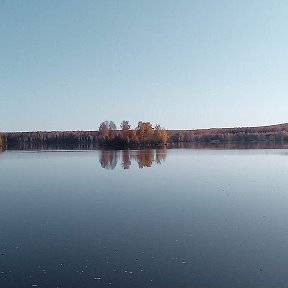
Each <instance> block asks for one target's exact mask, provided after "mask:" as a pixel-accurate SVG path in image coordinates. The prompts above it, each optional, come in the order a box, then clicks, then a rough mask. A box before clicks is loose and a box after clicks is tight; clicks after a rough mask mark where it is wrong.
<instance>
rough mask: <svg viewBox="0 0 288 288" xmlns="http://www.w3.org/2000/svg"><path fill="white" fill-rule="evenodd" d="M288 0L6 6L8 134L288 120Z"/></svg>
mask: <svg viewBox="0 0 288 288" xmlns="http://www.w3.org/2000/svg"><path fill="white" fill-rule="evenodd" d="M287 15H288V1H287V0H282V1H281V0H241V1H239V0H217V1H215V0H198V1H196V0H177V1H175V0H174V1H172V0H149V1H148V0H123V1H120V0H117V1H116V0H102V1H101V0H98V1H97V0H78V1H77V0H69V1H66V0H61V1H59V0H49V1H38V0H26V1H23V0H13V1H11V0H0V131H36V130H46V131H50V130H97V129H98V127H99V125H100V123H101V122H102V121H105V120H113V121H114V122H115V123H116V125H117V126H118V127H119V124H120V122H121V121H122V120H129V121H130V123H131V125H132V127H135V126H136V125H137V123H138V121H149V122H151V123H152V124H153V125H155V124H160V125H161V126H163V127H165V128H167V129H196V128H209V127H243V126H258V125H269V124H278V123H286V122H288V113H287V112H288V85H287V83H288V82H287V76H288V53H287V51H288V29H287V27H288V17H287Z"/></svg>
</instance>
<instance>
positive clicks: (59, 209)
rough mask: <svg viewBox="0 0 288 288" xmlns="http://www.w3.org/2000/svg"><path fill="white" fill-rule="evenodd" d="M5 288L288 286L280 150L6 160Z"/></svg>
mask: <svg viewBox="0 0 288 288" xmlns="http://www.w3.org/2000/svg"><path fill="white" fill-rule="evenodd" d="M0 175H1V176H0V179H1V185H0V273H1V274H0V287H5V288H9V287H13V288H15V287H19V288H26V287H39V288H41V287H55V288H56V287H59V288H62V287H63V288H66V287H67V288H73V287H75V288H76V287H77V288H79V287H85V288H86V287H99V288H101V287H117V288H122V287H123V288H124V287H125V288H130V287H131V288H132V287H133V288H136V287H137V288H142V287H143V288H144V287H145V288H146V287H155V288H177V287H179V288H180V287H181V288H190V287H197V288H198V287H199V288H203V287H227V288H228V287H229V288H231V287H233V288H235V287H239V288H240V287H241V288H243V287H246V288H247V287H253V288H255V287H261V288H263V287H278V288H279V287H287V285H288V273H287V267H288V191H287V188H288V152H287V150H285V149H269V150H268V149H266V150H265V149H253V150H246V149H245V150H238V149H236V150H221V149H219V150H211V149H205V150H203V149H169V150H166V149H156V150H155V149H150V150H147V149H146V150H126V151H125V150H124V151H115V150H92V151H61V150H60V151H5V152H3V153H0Z"/></svg>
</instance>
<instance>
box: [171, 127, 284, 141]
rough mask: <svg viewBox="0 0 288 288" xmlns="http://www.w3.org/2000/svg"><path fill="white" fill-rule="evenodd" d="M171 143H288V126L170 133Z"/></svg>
mask: <svg viewBox="0 0 288 288" xmlns="http://www.w3.org/2000/svg"><path fill="white" fill-rule="evenodd" d="M169 137H170V141H171V142H174V143H179V142H194V143H251V142H282V143H284V142H288V124H281V125H272V126H262V127H244V128H213V129H202V130H200V129H199V130H186V131H184V130H182V131H181V130H178V131H169Z"/></svg>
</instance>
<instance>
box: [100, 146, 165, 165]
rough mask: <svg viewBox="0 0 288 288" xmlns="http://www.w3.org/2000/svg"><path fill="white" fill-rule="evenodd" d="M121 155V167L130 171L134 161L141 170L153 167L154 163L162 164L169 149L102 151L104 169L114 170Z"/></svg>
mask: <svg viewBox="0 0 288 288" xmlns="http://www.w3.org/2000/svg"><path fill="white" fill-rule="evenodd" d="M120 153H121V160H122V161H121V167H122V168H123V169H130V166H131V164H132V161H135V162H137V164H138V166H139V168H144V167H151V166H152V165H153V163H157V164H161V163H162V162H163V161H165V159H166V156H167V149H165V148H163V149H156V150H155V149H145V150H123V151H121V152H120V151H115V150H101V151H100V154H99V162H100V164H101V167H102V168H105V169H114V168H115V167H116V165H117V160H118V156H119V154H120Z"/></svg>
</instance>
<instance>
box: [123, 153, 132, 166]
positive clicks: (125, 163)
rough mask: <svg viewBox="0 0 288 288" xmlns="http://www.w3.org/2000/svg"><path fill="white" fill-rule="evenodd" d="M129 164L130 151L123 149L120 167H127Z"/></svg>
mask: <svg viewBox="0 0 288 288" xmlns="http://www.w3.org/2000/svg"><path fill="white" fill-rule="evenodd" d="M130 165H131V160H130V151H129V150H124V151H122V168H123V169H129V168H130Z"/></svg>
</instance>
